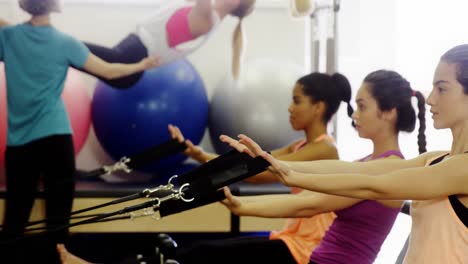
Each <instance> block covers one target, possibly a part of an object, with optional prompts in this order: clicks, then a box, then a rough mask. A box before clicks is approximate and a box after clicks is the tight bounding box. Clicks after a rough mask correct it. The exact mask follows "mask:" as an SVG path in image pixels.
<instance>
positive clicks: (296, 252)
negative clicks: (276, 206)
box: [270, 134, 336, 264]
mask: <svg viewBox="0 0 468 264" xmlns="http://www.w3.org/2000/svg"><path fill="white" fill-rule="evenodd" d="M321 141H327V142H330V143H331V144H333V145H334V144H335V140H334V139H333V138H332V137H330V136H328V135H326V134H323V135H321V136H319V137H317V138H316V139H315V140H314V142H321ZM306 143H307V141H306V140H305V139H304V140H303V141H301V142H299V143H298V144H297V145H295V148H294V150H293V151H294V152H296V151H297V150H299V149H300V148H301V147H303V146H304V145H305V144H306ZM301 191H302V189H300V188H291V192H292V193H294V194H297V193H300V192H301ZM335 217H336V216H335V213H333V212H330V213H323V214H318V215H315V216H313V217H308V218H291V219H288V220H287V222H286V226H285V227H284V228H283V229H282V230H280V231H273V232H271V234H270V239H281V240H282V241H283V242H284V243H285V244H286V245H287V247H288V249H289V251H290V252H291V255H292V256H293V257H294V259H295V260H296V262H297V263H299V264H307V263H309V257H310V253H311V252H312V251H313V250H314V249H315V248H316V247H317V246H318V245H319V243H320V241H321V240H322V237H323V236H324V235H325V233H326V231H327V230H328V228H329V227H330V225H331V224H332V223H333V220H334V219H335Z"/></svg>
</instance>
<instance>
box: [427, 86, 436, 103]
mask: <svg viewBox="0 0 468 264" xmlns="http://www.w3.org/2000/svg"><path fill="white" fill-rule="evenodd" d="M434 97H435V95H434V89H432V91H431V93H430V94H429V96H428V97H427V98H426V104H428V105H430V106H433V105H434V103H435V98H434Z"/></svg>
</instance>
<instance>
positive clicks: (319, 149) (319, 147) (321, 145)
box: [299, 140, 338, 159]
mask: <svg viewBox="0 0 468 264" xmlns="http://www.w3.org/2000/svg"><path fill="white" fill-rule="evenodd" d="M299 151H301V152H304V153H309V154H310V155H311V156H315V157H318V158H316V159H337V158H338V150H337V148H336V146H335V145H334V144H333V143H331V142H329V141H327V140H323V141H320V142H310V143H307V144H306V145H304V146H303V147H302V148H301V149H300V150H299Z"/></svg>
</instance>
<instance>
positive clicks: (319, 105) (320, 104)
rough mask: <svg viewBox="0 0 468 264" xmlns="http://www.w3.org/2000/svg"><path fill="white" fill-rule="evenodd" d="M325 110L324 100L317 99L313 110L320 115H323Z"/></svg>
mask: <svg viewBox="0 0 468 264" xmlns="http://www.w3.org/2000/svg"><path fill="white" fill-rule="evenodd" d="M325 111H327V105H326V104H325V102H324V101H318V102H316V103H315V112H316V113H318V114H320V115H321V116H324V115H325Z"/></svg>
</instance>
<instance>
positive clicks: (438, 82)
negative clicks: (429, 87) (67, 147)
mask: <svg viewBox="0 0 468 264" xmlns="http://www.w3.org/2000/svg"><path fill="white" fill-rule="evenodd" d="M446 83H449V81H446V80H438V81H436V82H434V85H441V84H446Z"/></svg>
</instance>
